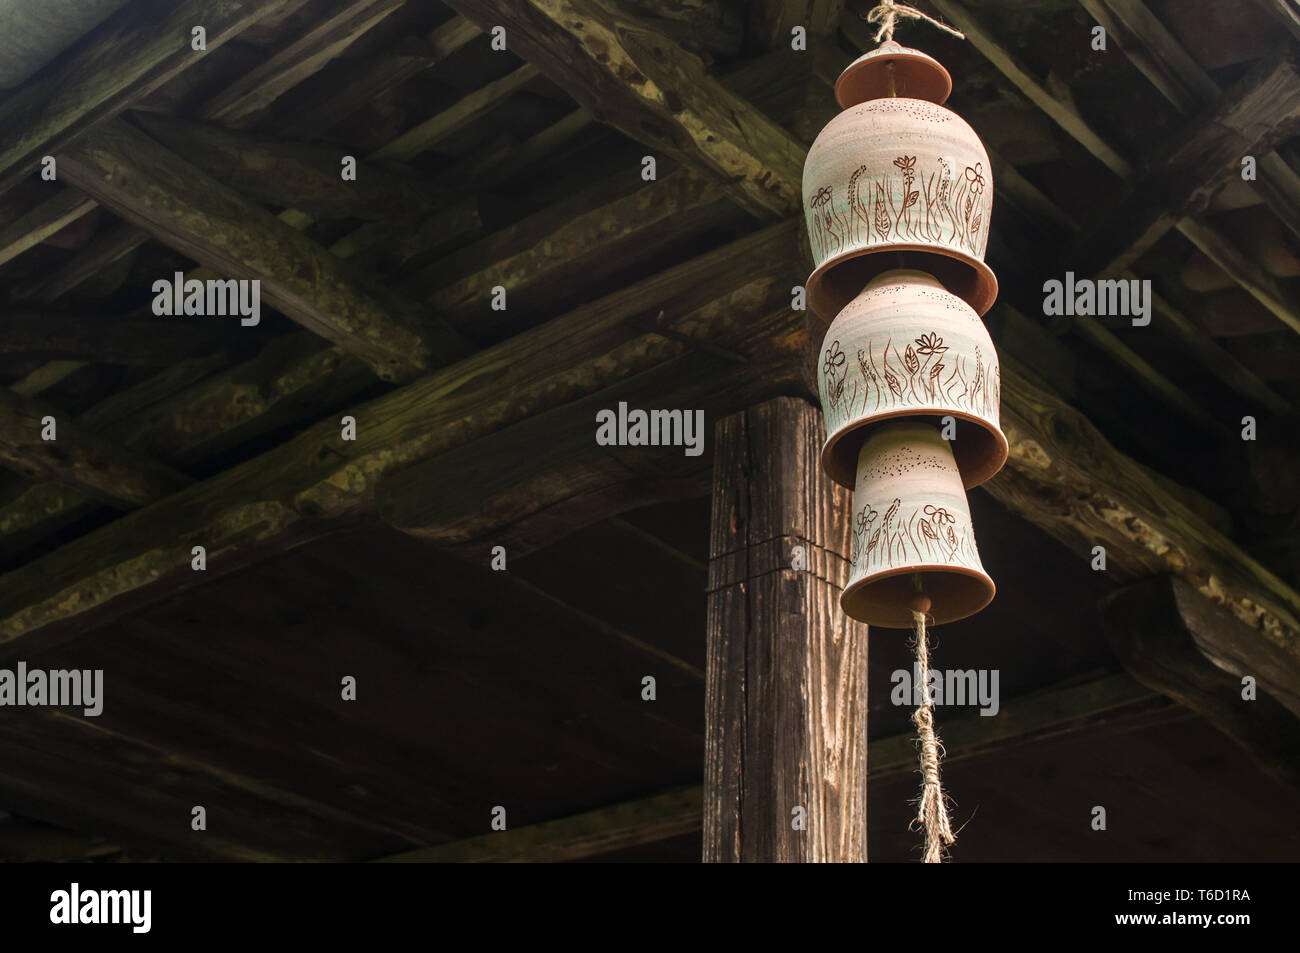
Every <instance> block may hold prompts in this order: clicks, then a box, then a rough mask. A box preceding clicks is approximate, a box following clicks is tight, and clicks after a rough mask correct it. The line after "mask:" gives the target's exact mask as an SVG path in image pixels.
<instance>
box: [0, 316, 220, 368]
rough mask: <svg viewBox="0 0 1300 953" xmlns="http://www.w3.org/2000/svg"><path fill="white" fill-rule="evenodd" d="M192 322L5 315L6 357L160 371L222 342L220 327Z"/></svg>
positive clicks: (1, 349)
mask: <svg viewBox="0 0 1300 953" xmlns="http://www.w3.org/2000/svg"><path fill="white" fill-rule="evenodd" d="M186 323H187V322H186V319H185V318H184V317H181V318H174V319H170V320H169V319H163V320H142V319H132V318H122V317H118V316H113V315H82V314H58V313H49V312H39V313H37V312H10V313H7V314H3V315H0V324H2V325H3V327H4V335H3V336H2V337H0V355H22V356H27V357H33V358H39V359H41V360H45V361H52V360H80V361H88V362H94V363H99V364H126V365H136V366H144V367H150V366H153V367H158V366H161V365H164V364H169V363H171V362H173V361H176V360H178V359H179V358H182V357H185V356H187V355H189V354H193V353H195V352H197V351H200V350H203V349H205V348H212V347H214V346H215V345H216V344H217V343H218V340H219V336H220V333H219V330H218V329H217V328H215V327H213V326H212V325H210V324H209V325H206V326H204V325H199V326H197V327H195V326H192V325H191V326H188V327H187V326H186Z"/></svg>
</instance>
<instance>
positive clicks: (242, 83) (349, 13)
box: [202, 0, 406, 129]
mask: <svg viewBox="0 0 1300 953" xmlns="http://www.w3.org/2000/svg"><path fill="white" fill-rule="evenodd" d="M405 2H406V0H346V2H343V3H341V4H339V5H338V6H337V7H336V8H335V9H334V10H333V11H332V15H330V16H328V17H327V18H325V19H323V20H319V21H318V22H314V23H313V24H312V26H311V28H310V29H309V30H307V31H306V32H305V33H304V34H303V35H302V36H300V37H298V38H297V39H296V40H294V41H293V42H292V43H290V44H289V45H288V46H286V47H285V48H284V49H282V50H280V51H279V52H277V53H275V54H274V55H273V56H271V57H270V58H269V59H268V60H266V62H264V63H262V64H261V65H260V66H258V67H257V68H256V69H253V70H251V71H249V72H248V73H245V74H244V75H243V76H241V77H240V78H239V79H238V80H237V81H236V82H235V83H233V84H232V85H231V86H229V87H227V88H226V89H225V90H224V91H222V93H221V94H220V95H218V96H217V97H216V98H215V99H213V100H212V101H210V102H209V103H208V104H207V105H206V106H205V107H204V108H203V113H202V115H203V118H204V119H214V120H217V121H218V122H220V123H221V124H222V125H225V126H230V127H232V128H236V129H237V128H241V127H244V126H248V125H251V124H252V123H253V122H255V121H256V120H257V118H258V117H259V116H260V115H261V114H262V113H263V112H264V111H265V110H266V108H267V107H269V106H270V105H271V104H272V103H273V102H275V101H276V100H277V99H279V98H280V97H281V96H283V95H284V94H285V93H287V92H288V91H289V90H291V89H293V87H295V86H297V85H298V84H299V83H301V82H302V81H303V80H305V79H307V78H308V77H310V76H313V75H315V74H316V73H317V72H318V71H319V70H320V69H321V68H322V67H323V66H325V64H326V63H328V62H329V61H330V60H332V59H333V58H334V57H336V56H338V55H339V54H340V53H342V52H343V51H344V50H346V49H347V48H348V47H349V46H351V45H352V44H353V43H355V42H356V41H357V40H358V39H360V38H361V37H362V36H364V35H365V34H366V32H367V31H369V30H370V29H371V28H372V27H374V26H376V25H377V24H378V23H380V22H381V21H383V20H384V18H385V17H387V16H388V15H389V14H391V13H392V12H393V11H394V10H396V9H397V8H398V7H400V6H402V4H403V3H405Z"/></svg>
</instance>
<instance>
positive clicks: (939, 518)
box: [922, 505, 957, 524]
mask: <svg viewBox="0 0 1300 953" xmlns="http://www.w3.org/2000/svg"><path fill="white" fill-rule="evenodd" d="M922 512H924V513H925V515H926V516H928V517H930V522H932V523H935V524H940V523H955V522H957V517H955V516H953V515H952V514H951V513H949V512H948V511H947V510H946V509H944V508H943V507H942V506H930V505H926V507H925V508H924V510H923V511H922Z"/></svg>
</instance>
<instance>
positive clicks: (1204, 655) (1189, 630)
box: [1101, 576, 1300, 788]
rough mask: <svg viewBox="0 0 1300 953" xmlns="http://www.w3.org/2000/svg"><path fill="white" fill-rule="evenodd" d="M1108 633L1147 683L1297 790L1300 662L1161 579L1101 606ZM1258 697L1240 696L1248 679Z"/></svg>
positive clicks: (1180, 583)
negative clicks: (1211, 726) (1265, 643)
mask: <svg viewBox="0 0 1300 953" xmlns="http://www.w3.org/2000/svg"><path fill="white" fill-rule="evenodd" d="M1101 610H1102V619H1103V621H1104V623H1105V626H1106V636H1107V638H1108V639H1109V641H1110V643H1111V646H1112V647H1113V648H1114V650H1115V654H1116V655H1118V656H1119V658H1120V661H1122V662H1123V663H1124V667H1125V668H1127V669H1128V670H1129V671H1130V672H1132V674H1133V676H1134V677H1135V678H1137V679H1138V680H1139V681H1140V682H1142V683H1143V684H1144V685H1146V686H1148V687H1149V688H1151V689H1153V690H1155V691H1158V692H1161V693H1162V694H1165V695H1168V696H1169V697H1170V698H1173V699H1174V700H1175V701H1178V702H1180V703H1182V704H1183V705H1186V706H1187V707H1188V708H1190V709H1192V710H1193V711H1195V712H1196V713H1198V714H1200V715H1201V716H1202V717H1204V718H1205V719H1206V720H1207V721H1209V722H1210V723H1211V724H1212V725H1214V726H1215V727H1216V728H1217V729H1219V731H1221V732H1223V733H1224V734H1225V735H1227V736H1228V737H1229V738H1231V739H1232V740H1233V741H1235V742H1236V743H1237V744H1239V745H1240V746H1241V747H1243V748H1244V749H1246V751H1247V752H1248V753H1249V754H1250V755H1251V756H1252V758H1254V760H1255V762H1256V763H1257V764H1259V765H1260V767H1261V768H1263V769H1264V770H1265V771H1267V772H1268V773H1269V774H1272V775H1273V776H1274V777H1276V778H1278V779H1279V780H1281V781H1283V782H1285V783H1287V784H1289V785H1291V786H1292V787H1294V788H1300V722H1298V721H1297V720H1296V717H1295V716H1296V715H1300V691H1297V685H1298V684H1300V659H1298V658H1297V656H1296V655H1294V654H1290V653H1288V652H1285V651H1284V650H1282V649H1280V648H1277V647H1274V646H1271V645H1269V646H1263V647H1261V646H1260V645H1259V644H1258V637H1257V636H1256V634H1255V633H1254V632H1253V631H1252V630H1251V629H1250V628H1248V627H1247V626H1244V625H1242V624H1241V623H1240V622H1238V621H1237V620H1236V619H1234V618H1232V617H1231V616H1230V615H1228V614H1227V613H1225V612H1223V611H1222V609H1221V608H1219V607H1218V606H1216V605H1214V603H1212V602H1210V600H1208V599H1206V598H1205V597H1204V596H1202V595H1200V593H1198V592H1196V591H1195V590H1194V589H1193V588H1192V587H1191V586H1189V585H1187V584H1186V583H1185V582H1183V581H1182V580H1181V579H1177V578H1175V577H1169V576H1162V577H1157V578H1155V579H1149V580H1144V581H1143V582H1139V583H1136V584H1134V585H1132V586H1129V587H1126V588H1124V589H1121V590H1120V591H1119V592H1116V593H1114V594H1112V595H1110V596H1108V597H1106V599H1104V600H1103V601H1102V606H1101ZM1247 675H1249V676H1252V677H1254V678H1255V679H1256V683H1257V690H1258V695H1257V697H1256V698H1255V699H1254V700H1247V699H1244V698H1243V697H1242V692H1243V685H1242V678H1243V676H1247Z"/></svg>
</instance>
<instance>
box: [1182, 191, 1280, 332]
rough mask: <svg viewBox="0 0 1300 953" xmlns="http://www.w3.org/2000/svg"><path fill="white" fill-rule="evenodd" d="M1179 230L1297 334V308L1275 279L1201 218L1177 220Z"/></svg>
mask: <svg viewBox="0 0 1300 953" xmlns="http://www.w3.org/2000/svg"><path fill="white" fill-rule="evenodd" d="M1177 227H1178V231H1179V232H1180V233H1181V234H1182V236H1183V237H1184V238H1186V239H1187V240H1188V241H1190V242H1191V243H1192V244H1193V245H1195V246H1196V247H1197V248H1199V249H1200V250H1201V251H1203V252H1205V254H1206V256H1207V257H1208V258H1209V259H1210V260H1211V261H1213V262H1214V263H1215V264H1216V265H1218V266H1219V267H1220V268H1222V269H1223V270H1224V271H1225V272H1226V273H1227V274H1228V275H1229V276H1231V278H1232V280H1233V281H1235V282H1237V284H1239V285H1240V286H1241V287H1242V288H1244V289H1245V290H1246V291H1247V292H1249V294H1250V296H1251V297H1252V298H1254V299H1255V300H1256V301H1258V302H1259V303H1260V304H1262V305H1263V306H1264V307H1265V308H1267V309H1268V310H1269V311H1271V312H1272V313H1273V314H1275V315H1276V316H1277V317H1278V319H1279V320H1280V321H1281V322H1282V323H1283V324H1285V325H1286V326H1287V327H1289V328H1290V329H1291V330H1293V331H1296V332H1300V305H1297V303H1296V302H1295V301H1294V300H1292V298H1291V296H1290V295H1289V294H1287V293H1286V292H1285V291H1283V289H1282V286H1281V285H1279V284H1278V282H1277V279H1276V278H1274V277H1273V276H1272V275H1270V274H1268V273H1267V272H1266V271H1264V269H1263V268H1261V267H1259V265H1257V264H1255V263H1254V262H1253V261H1251V260H1250V259H1249V258H1247V257H1246V256H1245V255H1243V254H1242V253H1241V251H1240V250H1238V248H1237V247H1236V245H1234V244H1233V243H1232V242H1231V241H1229V240H1228V239H1227V238H1225V237H1224V236H1223V235H1221V234H1219V233H1218V232H1216V231H1215V230H1214V229H1213V228H1211V227H1210V226H1209V225H1207V224H1206V223H1205V221H1204V220H1203V219H1200V218H1195V217H1187V218H1181V219H1179V220H1178V226H1177Z"/></svg>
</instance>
